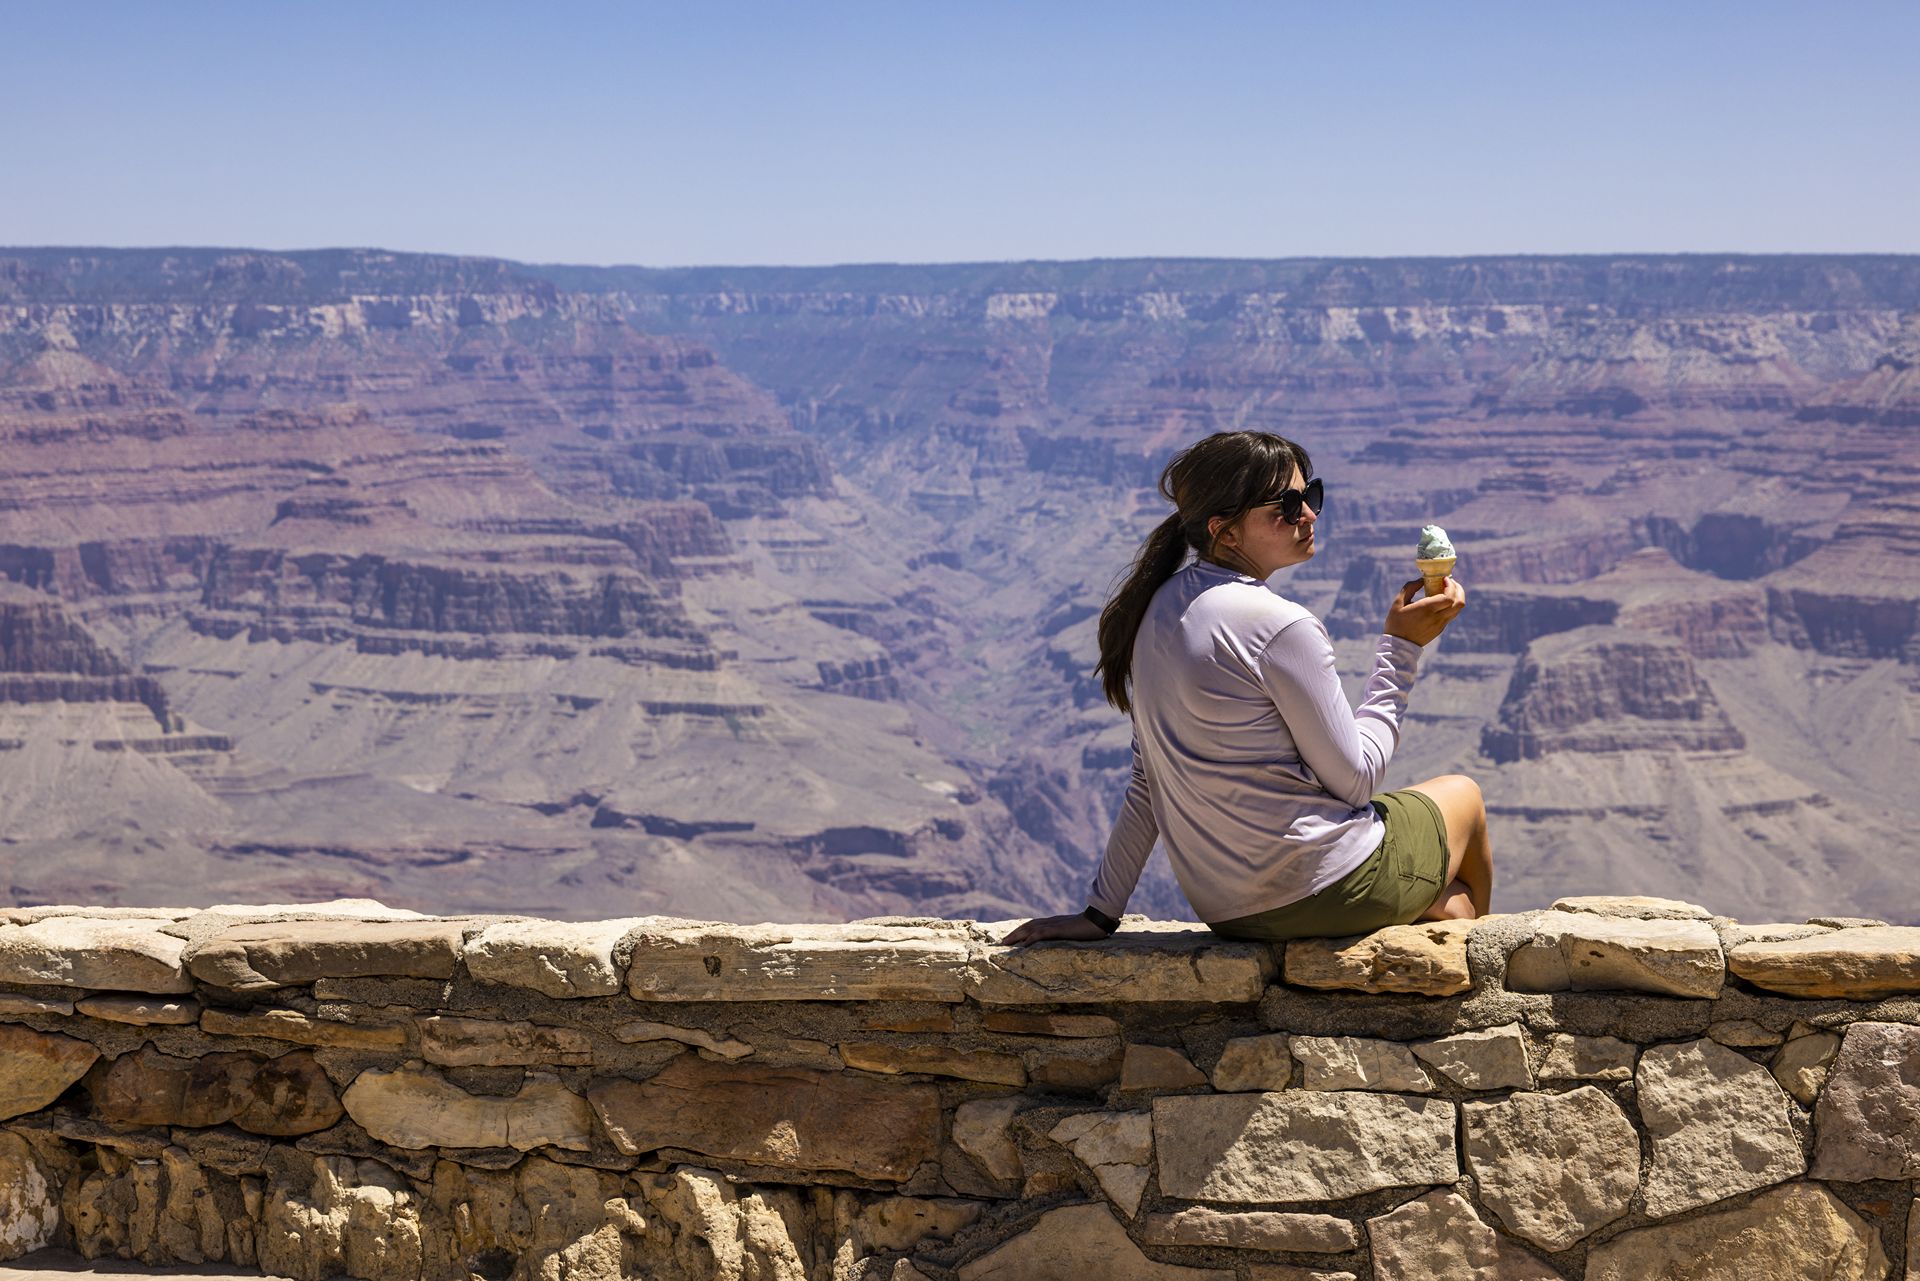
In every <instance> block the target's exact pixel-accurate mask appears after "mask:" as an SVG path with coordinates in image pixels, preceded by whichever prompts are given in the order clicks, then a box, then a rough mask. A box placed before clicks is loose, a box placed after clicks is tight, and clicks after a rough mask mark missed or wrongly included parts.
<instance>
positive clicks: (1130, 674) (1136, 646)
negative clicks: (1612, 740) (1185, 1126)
mask: <svg viewBox="0 0 1920 1281" xmlns="http://www.w3.org/2000/svg"><path fill="white" fill-rule="evenodd" d="M1160 492H1161V493H1162V494H1163V495H1165V496H1166V498H1167V499H1168V501H1170V502H1172V503H1173V505H1174V507H1175V508H1176V509H1177V510H1175V512H1174V513H1173V515H1171V516H1169V517H1167V518H1166V520H1164V521H1162V522H1161V523H1160V525H1159V526H1158V527H1157V528H1155V529H1154V531H1153V533H1152V534H1151V535H1149V536H1148V538H1147V541H1146V543H1145V545H1144V546H1142V547H1141V549H1140V553H1139V555H1138V556H1137V557H1136V558H1135V560H1134V563H1133V569H1132V572H1131V574H1130V576H1129V577H1128V578H1127V580H1126V582H1125V583H1124V584H1123V585H1122V586H1121V587H1120V589H1119V590H1118V591H1117V592H1116V593H1115V594H1114V596H1113V598H1112V599H1111V600H1109V601H1108V602H1107V606H1106V609H1105V611H1104V612H1102V614H1101V616H1100V667H1099V671H1100V674H1101V678H1102V681H1103V682H1104V684H1105V687H1106V694H1107V699H1108V701H1110V702H1111V703H1112V704H1113V705H1114V706H1115V707H1117V708H1119V709H1120V710H1121V711H1123V712H1127V713H1129V714H1130V716H1131V717H1132V720H1133V780H1132V782H1131V784H1130V785H1129V786H1128V788H1127V795H1126V801H1125V803H1124V804H1123V805H1122V806H1121V809H1120V815H1119V817H1118V818H1117V819H1116V820H1115V821H1114V825H1113V832H1112V835H1111V836H1110V837H1109V838H1108V841H1107V848H1106V852H1105V855H1104V856H1103V857H1102V858H1101V860H1100V868H1099V871H1098V872H1097V873H1096V875H1095V877H1094V880H1093V887H1092V892H1091V893H1090V895H1089V899H1090V904H1089V906H1088V908H1087V910H1086V911H1085V912H1084V913H1082V914H1077V915H1069V916H1052V917H1043V918H1041V919H1038V920H1032V921H1028V922H1027V923H1026V924H1024V925H1022V926H1020V927H1019V928H1017V929H1015V930H1014V931H1012V932H1011V933H1010V934H1008V935H1007V937H1006V939H1005V940H1004V941H1005V942H1007V943H1016V944H1017V943H1033V942H1038V941H1040V940H1043V939H1075V940H1091V939H1098V938H1103V937H1105V936H1107V935H1109V934H1111V933H1113V931H1114V930H1115V929H1116V928H1117V927H1118V923H1119V918H1120V916H1121V914H1122V913H1123V912H1124V911H1125V910H1126V904H1127V899H1128V898H1129V897H1130V896H1131V895H1132V893H1133V888H1134V884H1135V882H1137V881H1138V880H1139V877H1140V869H1141V867H1142V866H1143V865H1144V864H1145V863H1146V860H1147V855H1148V854H1149V853H1150V852H1151V851H1152V849H1153V846H1154V843H1155V841H1156V840H1159V841H1162V842H1164V843H1165V845H1166V850H1167V857H1168V860H1169V862H1170V863H1171V864H1172V866H1173V873H1174V876H1175V878H1176V879H1177V880H1178V881H1179V883H1180V888H1181V889H1182V890H1183V891H1184V892H1185V893H1186V896H1187V901H1188V902H1189V903H1190V904H1192V906H1193V910H1194V912H1195V913H1196V914H1197V915H1198V916H1199V917H1200V919H1201V920H1203V921H1205V922H1206V923H1207V925H1208V927H1209V928H1210V929H1212V930H1214V931H1215V932H1217V933H1220V934H1223V935H1227V936H1230V937H1234V938H1243V939H1263V940H1279V939H1291V938H1301V937H1311V936H1321V937H1325V936H1339V935H1347V934H1360V933H1364V932H1366V931H1368V930H1373V929H1377V928H1379V927H1380V926H1383V925H1396V924H1403V923H1406V922H1410V921H1416V920H1443V919H1447V918H1461V917H1474V916H1479V915H1482V914H1484V913H1485V912H1486V911H1487V908H1488V903H1489V900H1490V898H1491V895H1492V891H1493V860H1492V857H1491V855H1490V854H1489V853H1488V849H1487V811H1486V805H1485V803H1484V802H1483V800H1482V799H1481V796H1480V789H1479V787H1478V786H1477V785H1476V784H1475V783H1474V781H1473V780H1472V779H1470V778H1467V777H1465V776H1464V775H1460V774H1447V775H1442V776H1441V777H1439V778H1431V779H1428V780H1427V781H1425V782H1424V783H1417V784H1415V785H1414V786H1412V787H1409V788H1406V789H1404V790H1401V791H1396V792H1386V793H1379V794H1376V792H1375V790H1374V789H1375V788H1376V787H1378V786H1379V784H1380V781H1381V779H1382V778H1383V777H1384V776H1385V775H1386V772H1387V764H1388V762H1389V761H1390V760H1391V759H1392V757H1393V749H1394V747H1395V745H1396V744H1397V743H1398V741H1399V735H1400V719H1401V717H1402V716H1403V715H1404V714H1405V712H1406V707H1407V693H1408V691H1409V690H1410V689H1412V687H1413V678H1414V669H1415V668H1416V667H1417V666H1418V664H1419V660H1420V652H1421V647H1422V646H1424V645H1426V644H1427V643H1429V642H1430V641H1432V640H1433V639H1434V638H1435V637H1436V636H1438V635H1440V633H1441V632H1442V631H1444V630H1445V629H1446V626H1447V624H1448V623H1449V622H1451V621H1453V619H1454V617H1455V616H1457V615H1458V614H1459V613H1460V611H1461V609H1463V608H1464V607H1465V605H1466V593H1465V592H1464V591H1463V590H1462V589H1461V587H1460V585H1459V584H1458V583H1456V582H1454V581H1453V580H1452V579H1451V578H1448V579H1447V580H1446V585H1445V588H1444V590H1443V591H1442V592H1440V593H1438V594H1435V595H1431V596H1426V597H1424V598H1421V597H1419V592H1420V590H1421V580H1419V579H1415V580H1413V581H1412V582H1410V583H1407V584H1406V585H1405V586H1404V587H1402V588H1401V589H1400V592H1399V594H1398V595H1397V596H1396V597H1395V598H1394V601H1393V604H1392V606H1391V607H1390V608H1389V609H1388V610H1387V619H1386V625H1385V627H1384V628H1383V629H1382V635H1381V637H1380V642H1379V645H1378V646H1377V647H1376V649H1375V651H1374V662H1373V673H1372V675H1371V676H1370V677H1369V678H1368V681H1367V687H1366V692H1365V695H1364V697H1363V698H1362V699H1361V703H1360V707H1359V710H1357V711H1356V710H1355V709H1354V708H1353V707H1352V706H1350V705H1349V704H1348V702H1347V700H1346V696H1345V694H1344V693H1343V692H1342V691H1341V688H1340V678H1339V676H1338V674H1337V673H1336V672H1335V670H1334V658H1333V644H1332V642H1331V640H1330V639H1329V638H1328V636H1327V629H1326V627H1325V626H1324V625H1322V623H1321V622H1320V620H1319V619H1318V618H1316V617H1314V615H1313V613H1312V612H1311V611H1309V610H1308V609H1306V608H1305V607H1304V606H1302V605H1299V604H1297V603H1295V602H1294V601H1291V600H1288V599H1287V598H1286V597H1285V596H1283V595H1281V594H1280V593H1279V592H1278V591H1276V590H1274V589H1273V588H1271V587H1270V586H1268V584H1267V581H1266V580H1267V579H1268V578H1270V577H1271V576H1272V575H1273V574H1274V573H1275V572H1276V571H1278V570H1281V569H1285V568H1287V567H1288V566H1290V565H1298V564H1302V563H1303V562H1305V561H1307V560H1309V559H1310V558H1311V557H1312V556H1313V554H1314V550H1315V548H1314V524H1315V522H1316V521H1317V520H1318V519H1319V515H1320V509H1321V505H1322V503H1323V501H1324V492H1325V491H1324V486H1323V485H1322V483H1321V482H1320V480H1318V479H1317V478H1314V476H1313V466H1312V464H1311V463H1310V462H1309V461H1308V459H1307V454H1306V451H1305V450H1304V449H1302V448H1301V447H1300V446H1298V445H1296V444H1294V443H1293V442H1292V441H1289V440H1286V439H1284V438H1282V437H1280V436H1274V435H1270V434H1268V433H1265V432H1252V431H1238V432H1222V433H1220V434H1218V435H1214V436H1209V437H1207V438H1206V439H1204V440H1201V441H1199V442H1197V443H1195V444H1194V445H1192V446H1190V447H1189V448H1187V449H1185V450H1183V451H1182V452H1181V453H1179V454H1178V455H1176V456H1175V457H1174V459H1173V460H1172V461H1171V462H1170V463H1168V464H1167V467H1166V469H1165V470H1164V471H1163V472H1162V473H1161V476H1160ZM1189 548H1191V549H1192V550H1193V552H1194V553H1195V557H1194V559H1193V560H1192V561H1191V562H1188V563H1187V564H1186V565H1185V567H1184V568H1183V567H1182V562H1183V561H1185V560H1186V553H1187V551H1188V549H1189Z"/></svg>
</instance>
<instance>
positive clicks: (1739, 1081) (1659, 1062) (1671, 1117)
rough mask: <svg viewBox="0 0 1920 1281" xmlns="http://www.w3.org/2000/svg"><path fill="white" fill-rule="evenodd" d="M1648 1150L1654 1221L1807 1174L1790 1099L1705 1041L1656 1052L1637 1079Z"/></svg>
mask: <svg viewBox="0 0 1920 1281" xmlns="http://www.w3.org/2000/svg"><path fill="white" fill-rule="evenodd" d="M1634 1083H1635V1086H1636V1088H1637V1091H1638V1094H1639V1102H1640V1118H1641V1121H1642V1122H1643V1123H1644V1124H1645V1126H1646V1130H1647V1136H1648V1138H1650V1139H1651V1140H1652V1142H1653V1162H1652V1165H1651V1167H1650V1169H1649V1171H1648V1174H1647V1182H1646V1209H1647V1213H1648V1214H1649V1215H1651V1216H1652V1217H1654V1218H1663V1217H1665V1216H1666V1215H1669V1214H1678V1213H1680V1211H1682V1210H1691V1209H1693V1208H1695V1207H1696V1206H1702V1205H1709V1204H1711V1203H1713V1202H1715V1201H1719V1200H1723V1199H1724V1198H1726V1197H1730V1196H1733V1195H1735V1194H1736V1193H1740V1192H1747V1191H1751V1190H1752V1189H1754V1188H1764V1187H1766V1186H1768V1185H1769V1184H1774V1183H1779V1182H1782V1181H1783V1180H1786V1179H1791V1178H1793V1177H1794V1176H1796V1175H1798V1174H1800V1173H1801V1172H1802V1171H1804V1170H1805V1169H1806V1161H1805V1159H1804V1158H1803V1157H1802V1155H1801V1152H1800V1141H1799V1140H1798V1139H1797V1138H1795V1137H1794V1133H1793V1126H1792V1124H1791V1122H1789V1121H1788V1119H1787V1117H1788V1108H1789V1106H1790V1105H1789V1104H1788V1102H1787V1096H1786V1095H1785V1094H1784V1093H1783V1092H1782V1091H1781V1089H1780V1086H1779V1084H1778V1083H1777V1082H1775V1081H1774V1079H1773V1077H1772V1075H1771V1074H1770V1073H1768V1071H1767V1070H1766V1069H1765V1068H1763V1067H1761V1066H1760V1065H1759V1064H1758V1063H1755V1062H1754V1061H1753V1060H1752V1059H1749V1058H1747V1057H1746V1056H1744V1055H1741V1054H1737V1053H1735V1052H1734V1051H1732V1050H1729V1049H1727V1048H1726V1047H1725V1046H1723V1045H1716V1044H1715V1043H1714V1042H1712V1041H1708V1040H1704V1039H1702V1040H1696V1041H1685V1042H1681V1043H1679V1044H1677V1045H1656V1046H1654V1047H1652V1048H1651V1049H1649V1050H1647V1051H1646V1052H1645V1053H1643V1054H1642V1055H1641V1056H1640V1067H1639V1070H1638V1071H1636V1072H1635V1073H1634Z"/></svg>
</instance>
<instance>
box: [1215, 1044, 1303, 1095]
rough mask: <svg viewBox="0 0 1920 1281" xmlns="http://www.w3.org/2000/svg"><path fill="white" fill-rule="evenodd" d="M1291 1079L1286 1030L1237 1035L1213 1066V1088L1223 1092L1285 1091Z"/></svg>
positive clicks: (1225, 1047)
mask: <svg viewBox="0 0 1920 1281" xmlns="http://www.w3.org/2000/svg"><path fill="white" fill-rule="evenodd" d="M1292 1080H1293V1052H1292V1048H1291V1046H1290V1044H1289V1038H1288V1036H1287V1034H1286V1033H1285V1032H1270V1033H1266V1034H1264V1035H1261V1036H1236V1037H1234V1038H1233V1039H1232V1040H1231V1041H1228V1042H1227V1043H1226V1045H1225V1046H1224V1047H1223V1048H1222V1049H1221V1051H1220V1061H1219V1062H1218V1063H1216V1064H1214V1065H1213V1088H1214V1089H1216V1090H1219V1091H1220V1092H1221V1093H1223V1094H1234V1093H1238V1092H1240V1091H1243V1090H1284V1089H1286V1088H1287V1085H1288V1083H1289V1082H1290V1081H1292Z"/></svg>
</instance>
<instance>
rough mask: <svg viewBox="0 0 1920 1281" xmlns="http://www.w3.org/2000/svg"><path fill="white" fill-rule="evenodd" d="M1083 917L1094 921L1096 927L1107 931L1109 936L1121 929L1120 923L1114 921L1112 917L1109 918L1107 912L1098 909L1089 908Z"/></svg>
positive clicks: (1083, 913)
mask: <svg viewBox="0 0 1920 1281" xmlns="http://www.w3.org/2000/svg"><path fill="white" fill-rule="evenodd" d="M1081 915H1082V916H1084V917H1086V918H1087V919H1088V920H1089V921H1092V922H1093V923H1094V924H1095V925H1098V926H1099V927H1100V928H1101V929H1102V930H1104V931H1106V932H1107V933H1108V934H1111V933H1113V932H1114V931H1115V930H1117V929H1119V928H1120V922H1118V921H1116V920H1114V919H1113V918H1112V917H1111V916H1108V915H1107V914H1106V913H1105V912H1102V911H1101V910H1100V909H1099V908H1097V907H1089V908H1088V909H1087V910H1086V911H1084V912H1082V913H1081Z"/></svg>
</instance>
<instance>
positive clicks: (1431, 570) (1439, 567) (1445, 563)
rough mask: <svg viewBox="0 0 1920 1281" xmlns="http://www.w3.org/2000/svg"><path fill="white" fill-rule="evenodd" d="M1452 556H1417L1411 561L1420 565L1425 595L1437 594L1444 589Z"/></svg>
mask: <svg viewBox="0 0 1920 1281" xmlns="http://www.w3.org/2000/svg"><path fill="white" fill-rule="evenodd" d="M1457 559H1458V557H1454V556H1417V557H1415V558H1414V561H1413V563H1414V564H1415V565H1418V566H1419V567H1420V578H1421V580H1422V581H1423V582H1425V583H1426V585H1427V595H1429V596H1438V595H1439V594H1440V593H1441V592H1442V591H1444V590H1445V587H1446V581H1447V575H1448V574H1451V573H1452V572H1453V562H1454V561H1455V560H1457Z"/></svg>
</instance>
